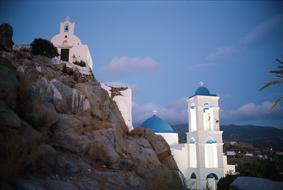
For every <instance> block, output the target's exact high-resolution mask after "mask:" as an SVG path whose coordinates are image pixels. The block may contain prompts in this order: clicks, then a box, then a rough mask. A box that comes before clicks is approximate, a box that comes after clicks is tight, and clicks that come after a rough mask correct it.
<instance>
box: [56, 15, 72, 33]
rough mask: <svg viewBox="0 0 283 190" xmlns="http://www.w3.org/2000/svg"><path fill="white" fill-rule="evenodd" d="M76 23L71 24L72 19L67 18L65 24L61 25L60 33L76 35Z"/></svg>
mask: <svg viewBox="0 0 283 190" xmlns="http://www.w3.org/2000/svg"><path fill="white" fill-rule="evenodd" d="M74 32H75V23H74V22H71V18H70V17H69V16H67V17H66V18H65V20H64V21H63V22H61V23H60V33H65V34H74Z"/></svg>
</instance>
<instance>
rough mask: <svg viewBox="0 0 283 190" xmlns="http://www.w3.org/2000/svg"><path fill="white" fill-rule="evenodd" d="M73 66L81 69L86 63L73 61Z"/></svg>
mask: <svg viewBox="0 0 283 190" xmlns="http://www.w3.org/2000/svg"><path fill="white" fill-rule="evenodd" d="M73 63H74V64H75V65H78V66H81V67H85V66H86V62H84V61H82V60H80V61H74V62H73Z"/></svg>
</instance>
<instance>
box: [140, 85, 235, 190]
mask: <svg viewBox="0 0 283 190" xmlns="http://www.w3.org/2000/svg"><path fill="white" fill-rule="evenodd" d="M187 103H188V132H187V143H183V144H179V139H178V134H177V133H175V132H174V131H173V129H172V127H171V126H170V125H169V124H168V123H167V122H165V121H164V120H162V119H161V118H159V117H158V116H156V115H155V114H154V115H153V116H152V117H151V118H149V119H147V120H146V121H144V122H143V124H142V127H144V128H148V129H151V130H152V131H154V132H155V133H156V134H159V135H161V136H163V137H164V139H165V140H166V141H167V143H168V144H169V146H170V148H171V152H172V154H173V156H174V159H175V161H176V163H177V165H178V167H179V170H180V171H181V172H182V174H183V175H184V177H185V180H186V185H187V187H188V188H189V189H196V190H204V189H210V190H215V189H216V187H217V186H216V185H217V182H218V180H219V179H220V178H221V177H224V176H225V175H226V174H228V173H234V172H235V166H234V165H227V157H226V156H225V155H224V154H223V141H222V133H223V131H220V128H219V97H218V96H217V95H215V94H211V93H210V92H209V90H208V89H207V88H206V87H204V86H203V84H201V86H200V87H199V88H198V89H197V90H196V92H195V94H194V95H193V96H191V97H189V98H188V99H187Z"/></svg>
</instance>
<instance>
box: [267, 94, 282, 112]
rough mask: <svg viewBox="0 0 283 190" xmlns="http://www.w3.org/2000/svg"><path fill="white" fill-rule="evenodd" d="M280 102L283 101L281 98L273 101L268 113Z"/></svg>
mask: <svg viewBox="0 0 283 190" xmlns="http://www.w3.org/2000/svg"><path fill="white" fill-rule="evenodd" d="M282 100H283V96H281V97H280V98H278V99H277V100H275V101H274V103H273V104H272V106H271V108H270V111H272V110H273V109H274V108H275V107H276V106H277V105H278V104H279V103H280V102H281V101H282Z"/></svg>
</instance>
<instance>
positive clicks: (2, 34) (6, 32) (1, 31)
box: [0, 23, 14, 51]
mask: <svg viewBox="0 0 283 190" xmlns="http://www.w3.org/2000/svg"><path fill="white" fill-rule="evenodd" d="M12 37H13V28H12V26H11V25H10V24H7V23H4V24H1V25H0V50H5V51H11V50H12V49H13V45H14V42H13V40H12Z"/></svg>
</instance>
